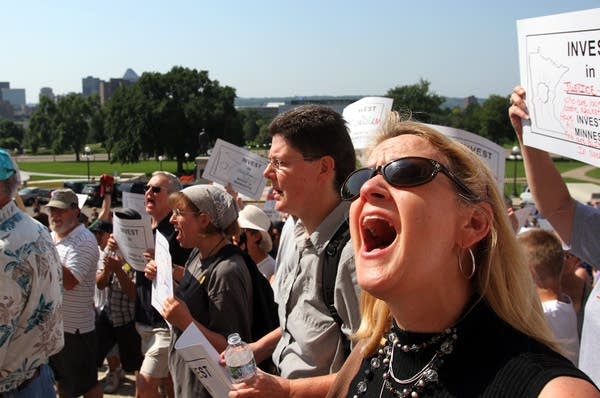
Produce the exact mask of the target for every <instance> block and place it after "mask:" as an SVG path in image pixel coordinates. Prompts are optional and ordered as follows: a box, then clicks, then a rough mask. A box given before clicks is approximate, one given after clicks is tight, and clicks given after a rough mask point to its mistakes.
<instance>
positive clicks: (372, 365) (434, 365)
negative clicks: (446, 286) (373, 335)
mask: <svg viewBox="0 0 600 398" xmlns="http://www.w3.org/2000/svg"><path fill="white" fill-rule="evenodd" d="M457 339H458V336H457V334H456V328H447V329H445V330H444V331H443V332H442V333H440V334H437V335H435V336H432V337H431V338H430V339H429V340H427V341H424V342H422V343H420V344H411V345H408V344H402V343H400V341H399V339H398V335H397V333H396V331H395V330H394V329H392V330H391V331H390V332H389V333H388V335H387V336H386V339H385V341H384V342H383V343H382V345H381V346H380V347H379V349H378V350H377V352H376V354H375V355H373V356H372V357H371V358H370V360H369V366H368V368H367V369H366V370H365V371H364V377H363V378H362V379H361V381H359V382H358V383H357V385H356V394H354V395H353V398H360V397H361V396H362V395H364V394H365V393H366V392H367V390H368V388H369V383H370V381H371V380H372V379H373V375H374V372H376V371H377V370H378V369H379V368H382V369H383V385H382V388H381V392H380V397H381V396H382V394H383V391H388V392H389V393H391V394H392V396H394V397H397V398H407V397H410V398H419V397H420V396H421V394H423V393H424V392H425V390H426V388H427V387H428V386H430V385H433V384H435V383H437V381H438V369H439V366H440V365H441V364H442V363H443V359H442V358H443V357H445V356H446V355H449V354H451V353H452V351H453V350H454V343H455V341H456V340H457ZM434 345H438V347H437V349H436V350H435V353H434V354H433V357H432V358H431V360H430V361H429V362H428V363H427V364H426V365H425V366H424V367H423V368H422V369H421V370H420V371H418V372H417V373H415V374H414V375H413V376H412V377H409V378H408V379H399V378H398V377H396V375H395V374H394V369H393V366H392V364H393V362H394V352H395V351H396V350H402V351H403V352H419V351H420V350H422V349H424V348H427V347H431V346H434ZM396 386H398V387H396Z"/></svg>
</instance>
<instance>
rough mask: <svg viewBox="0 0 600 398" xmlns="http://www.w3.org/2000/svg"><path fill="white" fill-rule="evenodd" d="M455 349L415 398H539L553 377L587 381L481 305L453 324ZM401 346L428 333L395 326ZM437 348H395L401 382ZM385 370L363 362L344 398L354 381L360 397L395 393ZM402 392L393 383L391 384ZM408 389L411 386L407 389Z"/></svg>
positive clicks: (563, 360) (419, 340) (565, 361)
mask: <svg viewBox="0 0 600 398" xmlns="http://www.w3.org/2000/svg"><path fill="white" fill-rule="evenodd" d="M456 328H457V331H456V334H457V336H458V338H457V340H456V342H455V345H454V350H453V352H451V353H450V354H448V355H447V356H445V357H444V358H443V362H442V363H441V364H440V366H439V368H438V375H439V382H438V383H431V384H428V385H427V387H426V390H425V391H422V392H420V393H419V397H444V398H450V397H497V398H504V397H537V396H538V395H539V393H540V391H541V390H542V388H543V387H544V386H545V385H546V384H547V383H548V382H549V381H550V380H552V379H553V378H555V377H558V376H571V377H577V378H581V379H585V380H588V381H590V380H589V378H588V377H587V376H586V375H585V374H584V373H583V372H581V371H580V370H579V369H577V368H576V367H575V366H574V365H573V364H572V363H571V362H570V361H569V360H568V359H566V358H565V357H563V356H562V355H560V354H558V353H556V352H554V351H552V350H551V349H550V348H548V347H547V346H545V345H543V344H541V343H539V342H538V341H536V340H534V339H532V338H530V337H528V336H526V335H524V334H523V333H521V332H519V331H517V330H515V329H514V328H512V327H511V326H510V325H508V324H507V323H505V322H504V321H503V320H501V319H500V318H499V317H498V316H497V315H496V314H495V313H494V312H492V311H491V309H490V307H489V306H488V305H487V304H486V303H485V302H484V301H481V302H479V303H477V304H476V305H475V307H474V308H472V310H471V311H470V312H469V313H467V314H466V316H465V317H464V319H462V321H459V323H458V324H457V325H456ZM394 332H395V333H396V335H397V336H398V338H399V340H400V341H401V342H402V343H403V344H405V343H406V344H408V345H411V344H416V345H419V344H422V342H424V341H428V339H430V338H431V336H433V335H432V334H422V333H411V332H406V331H402V330H399V329H398V328H397V327H394ZM437 349H438V346H437V345H434V346H431V347H428V348H425V349H421V350H419V351H418V352H406V353H405V352H403V351H402V350H401V349H399V348H396V351H395V355H396V358H395V359H394V362H393V366H394V373H395V374H396V376H397V377H399V378H401V379H407V378H410V377H411V376H413V375H415V374H417V373H418V372H419V370H421V369H423V368H424V367H425V365H426V364H427V363H428V362H429V361H430V360H431V358H432V357H433V355H434V353H435V352H436V350H437ZM383 373H384V366H381V367H379V368H378V369H373V368H372V366H371V358H368V359H365V360H363V361H362V365H361V368H360V371H359V372H358V374H357V375H356V376H355V377H354V379H353V380H352V382H351V383H350V388H349V391H348V395H347V396H348V397H352V396H354V395H355V394H357V391H358V383H359V382H360V381H361V380H367V379H366V378H365V374H368V375H369V377H368V382H367V383H366V384H365V385H364V386H366V391H365V392H364V393H362V394H359V395H358V396H360V397H361V398H368V397H378V398H387V397H392V396H393V395H392V394H391V393H390V392H389V391H387V390H386V389H385V388H382V384H383ZM392 385H393V386H394V388H395V389H400V388H401V387H399V386H398V385H397V384H395V383H393V384H392ZM409 388H410V385H409Z"/></svg>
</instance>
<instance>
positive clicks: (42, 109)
mask: <svg viewBox="0 0 600 398" xmlns="http://www.w3.org/2000/svg"><path fill="white" fill-rule="evenodd" d="M57 117H58V111H57V109H56V104H55V103H54V101H52V100H51V99H50V98H48V97H46V96H43V97H41V98H40V103H39V104H38V107H37V110H36V111H35V112H34V113H33V115H32V116H31V120H30V122H29V128H28V129H27V131H26V132H25V145H26V146H27V147H30V148H31V152H32V153H34V154H36V153H37V151H38V149H39V147H40V146H45V147H47V148H50V147H51V146H52V141H53V140H54V136H55V134H56V130H55V127H56V119H57Z"/></svg>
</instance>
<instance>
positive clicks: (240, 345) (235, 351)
mask: <svg viewBox="0 0 600 398" xmlns="http://www.w3.org/2000/svg"><path fill="white" fill-rule="evenodd" d="M227 344H229V345H228V346H227V349H226V350H225V364H226V365H227V369H228V370H229V374H230V375H231V378H232V379H233V382H234V383H241V382H242V381H245V380H249V379H251V378H252V377H254V375H255V374H256V362H255V361H254V353H253V352H252V350H251V349H250V346H248V344H246V343H244V342H243V341H242V338H241V337H240V335H239V334H238V333H232V334H230V335H229V336H228V337H227Z"/></svg>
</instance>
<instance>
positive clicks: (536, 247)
mask: <svg viewBox="0 0 600 398" xmlns="http://www.w3.org/2000/svg"><path fill="white" fill-rule="evenodd" d="M517 242H519V244H520V245H521V249H522V250H523V253H524V255H525V261H526V262H527V265H528V266H529V270H530V271H531V275H532V276H533V280H534V281H535V283H536V285H538V287H542V288H548V287H551V286H552V285H553V284H555V283H557V282H558V281H560V276H561V274H562V272H563V267H564V263H565V252H564V250H563V248H562V243H561V242H560V239H558V236H556V235H555V234H554V233H552V232H550V231H546V230H545V229H541V228H533V229H530V230H529V231H526V232H523V233H521V234H519V235H518V236H517Z"/></svg>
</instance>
